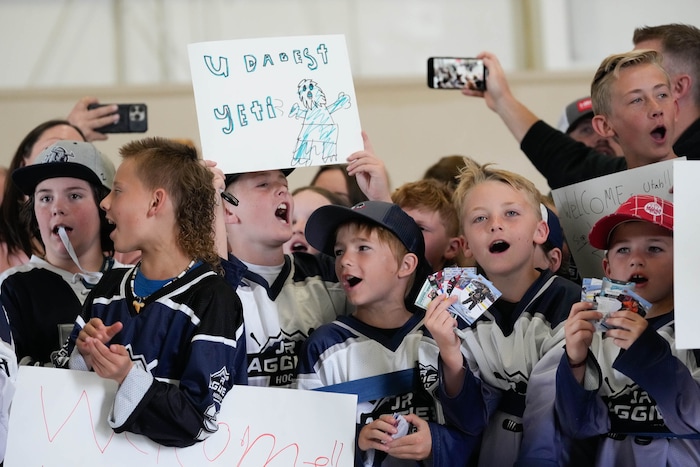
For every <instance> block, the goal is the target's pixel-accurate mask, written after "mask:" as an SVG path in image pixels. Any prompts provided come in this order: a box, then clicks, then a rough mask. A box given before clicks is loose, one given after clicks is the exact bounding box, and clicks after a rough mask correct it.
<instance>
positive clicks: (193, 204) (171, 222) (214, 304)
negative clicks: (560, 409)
mask: <svg viewBox="0 0 700 467" xmlns="http://www.w3.org/2000/svg"><path fill="white" fill-rule="evenodd" d="M120 152H121V155H122V158H123V160H122V163H121V165H120V166H119V169H118V170H117V174H116V177H115V180H114V188H113V190H112V192H111V193H110V194H109V196H107V197H106V198H105V199H104V200H103V201H102V204H101V206H102V208H103V209H104V210H105V211H106V213H107V218H108V219H109V220H110V222H112V223H114V225H115V229H114V231H113V232H112V235H111V236H112V239H113V240H114V245H115V248H116V249H118V250H120V251H133V250H140V251H141V261H140V262H139V264H137V265H136V266H135V267H132V268H129V269H118V270H116V269H115V270H113V271H110V272H109V273H107V274H105V275H104V276H103V277H102V279H101V280H100V282H99V283H98V284H97V286H95V288H94V289H93V290H92V292H91V294H90V296H89V297H88V300H87V302H86V303H85V308H84V311H83V314H82V315H81V316H79V317H78V319H77V320H76V324H75V328H74V329H73V333H72V334H71V337H70V340H69V341H68V343H67V346H66V352H67V354H68V355H70V361H69V362H68V363H69V365H68V366H69V367H70V368H72V369H83V370H89V369H92V370H94V371H95V372H96V373H97V374H98V375H100V376H101V377H103V378H109V379H113V380H115V381H116V382H117V383H119V389H118V390H117V394H116V398H115V400H114V404H113V407H112V411H111V413H110V417H109V424H110V426H112V428H114V430H115V431H116V432H118V433H119V432H123V431H130V432H133V433H138V434H142V435H145V436H148V437H149V438H151V439H152V440H154V441H156V442H158V443H160V444H163V445H166V446H178V447H179V446H188V445H191V444H194V443H195V442H197V441H201V440H203V439H205V438H206V437H208V436H209V435H211V434H212V433H214V432H215V431H216V430H217V429H218V425H217V423H216V417H217V414H218V412H219V408H220V406H221V402H222V400H223V398H224V396H225V395H226V393H227V392H228V390H229V389H230V388H231V387H232V386H233V384H245V383H246V371H245V339H244V337H243V332H244V331H243V315H242V311H241V302H240V300H239V299H238V297H237V295H236V293H235V292H234V291H233V290H232V289H231V287H230V286H229V285H228V284H227V283H226V281H225V280H224V279H223V278H222V277H221V276H220V275H219V274H217V270H218V269H219V258H218V255H217V254H216V251H215V249H214V236H213V233H212V225H213V220H214V216H215V213H214V204H215V202H216V198H215V196H214V195H215V190H214V187H213V183H212V174H211V172H210V171H209V170H208V169H207V168H205V167H204V165H202V164H201V163H200V162H199V161H198V160H197V153H196V151H195V150H194V149H193V148H191V147H189V146H186V145H183V144H180V143H176V142H174V141H170V140H166V139H163V138H146V139H143V140H139V141H133V142H131V143H128V144H126V145H124V146H123V147H122V148H121V150H120ZM218 201H219V202H220V201H221V198H218ZM166 381H168V382H166ZM170 381H178V383H177V384H174V383H172V382H170Z"/></svg>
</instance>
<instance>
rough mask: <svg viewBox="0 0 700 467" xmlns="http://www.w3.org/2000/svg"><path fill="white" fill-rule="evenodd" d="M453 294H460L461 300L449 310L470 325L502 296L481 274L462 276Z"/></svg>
mask: <svg viewBox="0 0 700 467" xmlns="http://www.w3.org/2000/svg"><path fill="white" fill-rule="evenodd" d="M452 293H453V294H459V295H458V296H459V299H458V300H457V302H455V303H453V304H452V305H451V306H450V308H449V310H450V311H451V312H453V313H454V314H456V315H457V316H459V317H460V318H462V319H463V320H464V321H465V322H466V323H467V324H469V325H471V324H472V323H473V322H474V321H476V320H477V319H478V318H479V316H481V315H482V314H483V313H484V311H486V310H487V309H488V307H490V306H491V305H493V302H495V301H496V300H498V297H500V296H501V292H500V291H499V290H498V289H497V288H496V287H494V285H493V284H492V283H491V282H490V281H489V280H488V279H486V278H485V277H484V276H482V275H481V274H478V275H473V274H467V275H465V276H462V277H461V278H460V280H459V281H458V282H457V283H456V284H455V288H454V290H453V291H452Z"/></svg>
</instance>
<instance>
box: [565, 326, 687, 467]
mask: <svg viewBox="0 0 700 467" xmlns="http://www.w3.org/2000/svg"><path fill="white" fill-rule="evenodd" d="M674 336H675V331H674V322H673V313H669V314H666V315H663V316H659V317H657V318H652V319H650V320H649V326H648V327H647V328H646V329H645V330H644V332H643V333H642V334H641V335H640V336H639V338H637V340H636V341H635V342H634V343H632V345H630V346H629V348H628V349H627V350H622V349H620V347H618V346H616V345H615V344H614V343H613V341H612V339H605V338H604V335H603V334H602V333H596V334H594V335H593V342H592V343H591V347H590V351H589V356H588V360H587V361H586V374H585V376H584V382H583V383H584V384H583V385H581V384H579V383H578V381H576V379H575V378H574V376H573V372H572V371H571V368H570V367H569V364H568V361H567V359H566V354H564V355H563V356H562V357H561V360H560V362H559V363H558V367H557V370H556V371H557V373H556V404H555V407H556V413H557V416H558V417H559V418H560V420H561V427H562V429H563V430H564V431H565V432H566V433H567V434H568V435H570V436H573V437H577V438H579V437H587V436H593V435H606V436H604V437H602V438H601V440H600V442H599V445H598V452H597V458H596V465H600V466H637V465H668V466H688V465H700V386H699V384H698V383H699V382H700V370H699V369H698V356H699V353H700V352H698V351H697V350H682V349H676V348H675V345H674V342H675V338H674Z"/></svg>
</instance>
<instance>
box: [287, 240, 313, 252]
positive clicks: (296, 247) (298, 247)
mask: <svg viewBox="0 0 700 467" xmlns="http://www.w3.org/2000/svg"><path fill="white" fill-rule="evenodd" d="M291 250H292V251H293V252H302V253H306V252H308V251H309V247H308V246H307V245H306V244H305V243H303V242H295V243H294V244H293V245H292V248H291Z"/></svg>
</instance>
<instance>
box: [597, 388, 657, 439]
mask: <svg viewBox="0 0 700 467" xmlns="http://www.w3.org/2000/svg"><path fill="white" fill-rule="evenodd" d="M606 382H607V383H609V381H606ZM603 400H604V401H605V403H606V404H607V405H608V414H609V416H610V428H611V430H610V431H612V432H616V433H630V432H632V433H634V432H646V433H667V432H669V431H670V430H669V429H668V428H667V427H666V424H665V423H664V419H663V417H662V416H661V413H660V412H659V409H658V408H657V407H656V401H655V400H654V399H653V398H652V397H651V396H650V395H649V393H648V392H646V391H645V390H644V389H642V388H640V387H639V386H638V385H637V384H632V385H625V387H624V388H623V389H622V390H621V391H617V392H616V394H614V395H612V396H603Z"/></svg>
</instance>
